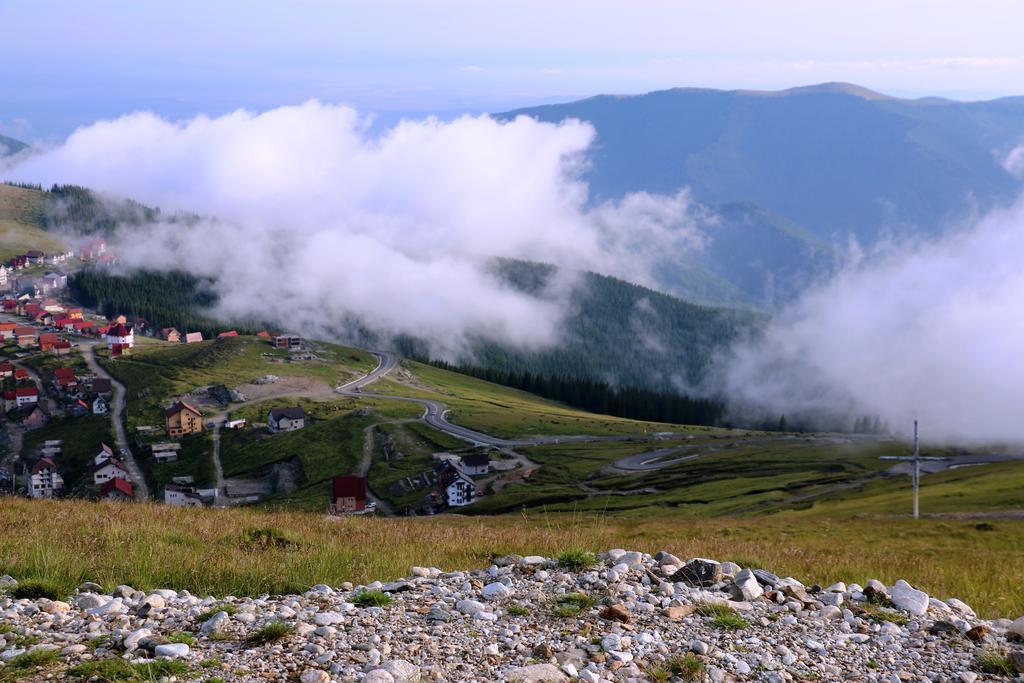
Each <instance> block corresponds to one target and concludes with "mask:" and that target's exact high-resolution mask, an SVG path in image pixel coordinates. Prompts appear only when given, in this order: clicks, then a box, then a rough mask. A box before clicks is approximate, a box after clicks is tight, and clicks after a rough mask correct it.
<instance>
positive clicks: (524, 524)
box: [0, 499, 1024, 617]
mask: <svg viewBox="0 0 1024 683" xmlns="http://www.w3.org/2000/svg"><path fill="white" fill-rule="evenodd" d="M55 519H59V520H61V523H60V524H54V523H53V520H55ZM994 527H995V528H994V529H993V530H991V531H978V530H976V529H975V528H974V525H973V524H972V523H969V522H956V521H929V520H924V521H921V522H919V523H913V522H912V521H909V520H906V519H896V518H852V519H843V520H828V519H822V520H816V521H815V523H814V524H813V525H812V524H799V525H798V524H794V523H793V522H792V520H788V519H785V518H781V517H771V516H770V517H759V518H756V519H728V518H718V519H708V520H704V521H702V522H701V523H700V524H693V523H692V521H689V520H679V519H673V518H669V517H658V516H652V517H650V518H649V519H647V520H645V521H644V523H643V524H637V523H636V520H631V519H621V518H615V517H606V516H584V515H514V516H507V517H496V518H460V517H442V518H414V519H404V518H402V519H397V518H396V519H373V518H347V519H332V520H327V519H325V518H324V517H322V516H320V515H307V514H300V513H264V512H257V511H254V510H239V509H233V510H208V509H204V510H185V509H176V508H167V507H164V506H160V505H148V504H131V505H124V504H122V505H115V504H106V503H103V504H93V503H85V502H75V501H57V502H43V501H27V500H19V499H3V500H0V547H3V548H5V552H4V553H2V554H0V573H10V574H11V575H13V576H15V577H16V578H20V579H24V578H42V579H48V580H51V581H55V582H57V583H59V584H60V585H61V586H62V587H63V588H64V589H66V590H68V591H70V590H72V589H73V588H74V587H75V586H76V585H78V584H79V583H81V582H82V581H85V580H92V581H98V582H100V583H102V584H104V585H105V586H107V587H113V586H114V585H116V584H119V583H127V584H130V585H132V586H134V587H136V588H139V589H149V588H156V587H172V588H176V589H188V590H190V591H193V592H195V593H197V594H200V595H205V594H209V593H214V594H217V595H226V594H234V595H259V594H261V593H264V592H269V593H279V592H284V591H289V592H291V591H302V590H305V589H307V588H308V587H309V586H310V585H312V584H314V583H318V582H321V581H322V582H326V583H328V584H333V585H337V584H338V583H340V582H342V581H346V580H350V581H354V582H369V581H372V580H375V579H382V580H383V579H389V578H396V577H398V576H403V575H405V574H407V573H408V571H409V567H410V566H411V565H427V566H430V565H435V566H438V567H441V568H443V569H462V568H472V567H481V566H485V565H486V564H487V563H488V561H489V558H490V556H491V555H492V554H502V553H508V552H517V553H520V554H534V553H536V554H544V555H556V554H558V553H560V552H562V551H563V550H565V549H567V548H571V547H582V548H592V549H599V550H601V549H607V548H612V547H626V548H636V549H639V550H645V551H648V552H654V551H657V550H659V549H661V548H667V549H668V550H670V551H672V552H674V553H676V554H677V555H679V556H681V557H694V556H702V557H714V558H716V559H719V560H730V559H731V560H734V561H737V562H739V563H740V564H744V565H757V566H764V567H767V568H770V569H772V570H773V571H775V572H777V573H779V574H781V575H784V576H785V575H792V576H797V577H799V578H801V579H802V580H804V581H806V582H808V583H810V582H819V583H825V584H827V583H831V582H832V581H836V580H845V581H859V582H863V581H865V580H866V579H868V578H871V577H877V578H879V579H881V580H882V581H885V582H890V583H891V582H893V581H894V580H895V579H897V578H906V579H908V580H910V581H911V582H913V583H914V584H916V585H919V586H921V587H922V588H923V589H925V590H927V591H928V592H929V593H931V594H933V595H936V596H938V597H949V596H956V597H959V598H961V599H964V600H966V601H967V602H968V603H970V604H972V605H973V606H974V607H975V608H977V609H978V610H979V611H980V612H981V613H982V614H984V615H987V616H1012V617H1016V616H1018V615H1019V614H1021V613H1022V612H1024V585H1022V584H1021V583H1020V581H1019V580H1017V576H1016V574H1015V573H1014V572H1008V571H1006V568H1007V567H1013V566H1020V565H1021V564H1022V563H1024V546H1022V545H1021V544H1020V538H1021V537H1022V534H1024V523H1022V522H1001V521H1000V522H996V523H995V524H994ZM254 529H276V530H277V531H278V533H280V534H283V535H284V536H285V537H287V538H289V539H290V540H292V541H293V542H294V545H293V546H291V547H290V548H288V549H253V548H251V547H249V546H247V545H246V543H245V540H244V539H245V535H246V534H247V533H248V532H250V531H252V530H254Z"/></svg>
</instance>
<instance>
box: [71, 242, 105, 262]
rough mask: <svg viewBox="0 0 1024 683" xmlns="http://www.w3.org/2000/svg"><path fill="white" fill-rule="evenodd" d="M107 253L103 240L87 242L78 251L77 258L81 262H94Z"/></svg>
mask: <svg viewBox="0 0 1024 683" xmlns="http://www.w3.org/2000/svg"><path fill="white" fill-rule="evenodd" d="M105 253H107V244H106V242H104V241H103V240H95V241H93V242H89V243H88V244H86V245H85V246H83V247H82V248H81V249H80V250H79V251H78V258H80V259H81V260H83V261H96V260H98V259H99V258H100V257H101V256H103V255H104V254H105Z"/></svg>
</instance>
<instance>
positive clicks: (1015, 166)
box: [1003, 145, 1024, 180]
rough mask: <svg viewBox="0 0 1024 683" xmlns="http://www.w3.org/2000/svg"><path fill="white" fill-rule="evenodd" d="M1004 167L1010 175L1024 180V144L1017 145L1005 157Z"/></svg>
mask: <svg viewBox="0 0 1024 683" xmlns="http://www.w3.org/2000/svg"><path fill="white" fill-rule="evenodd" d="M1003 168H1005V169H1006V172H1007V173H1009V174H1010V175H1013V176H1016V177H1017V178H1021V179H1022V180H1024V145H1022V146H1020V147H1015V148H1014V149H1012V150H1011V151H1010V153H1009V154H1007V155H1006V157H1004V158H1003Z"/></svg>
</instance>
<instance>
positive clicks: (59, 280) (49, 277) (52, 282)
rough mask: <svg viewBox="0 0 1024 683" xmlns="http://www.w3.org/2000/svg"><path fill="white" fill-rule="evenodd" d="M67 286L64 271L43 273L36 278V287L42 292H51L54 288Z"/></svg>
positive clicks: (66, 277)
mask: <svg viewBox="0 0 1024 683" xmlns="http://www.w3.org/2000/svg"><path fill="white" fill-rule="evenodd" d="M67 286H68V276H67V275H65V274H64V273H54V272H49V273H43V276H42V277H40V278H39V279H38V280H36V287H37V288H38V289H39V290H40V291H43V292H52V291H53V290H55V289H64V288H66V287H67Z"/></svg>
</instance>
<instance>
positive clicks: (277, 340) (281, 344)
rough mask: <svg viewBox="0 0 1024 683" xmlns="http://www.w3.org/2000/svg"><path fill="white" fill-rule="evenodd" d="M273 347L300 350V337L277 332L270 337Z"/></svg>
mask: <svg viewBox="0 0 1024 683" xmlns="http://www.w3.org/2000/svg"><path fill="white" fill-rule="evenodd" d="M271 344H273V346H274V348H275V349H284V350H286V351H301V350H302V337H298V336H296V335H294V334H279V335H277V336H276V337H274V338H273V339H271Z"/></svg>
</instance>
